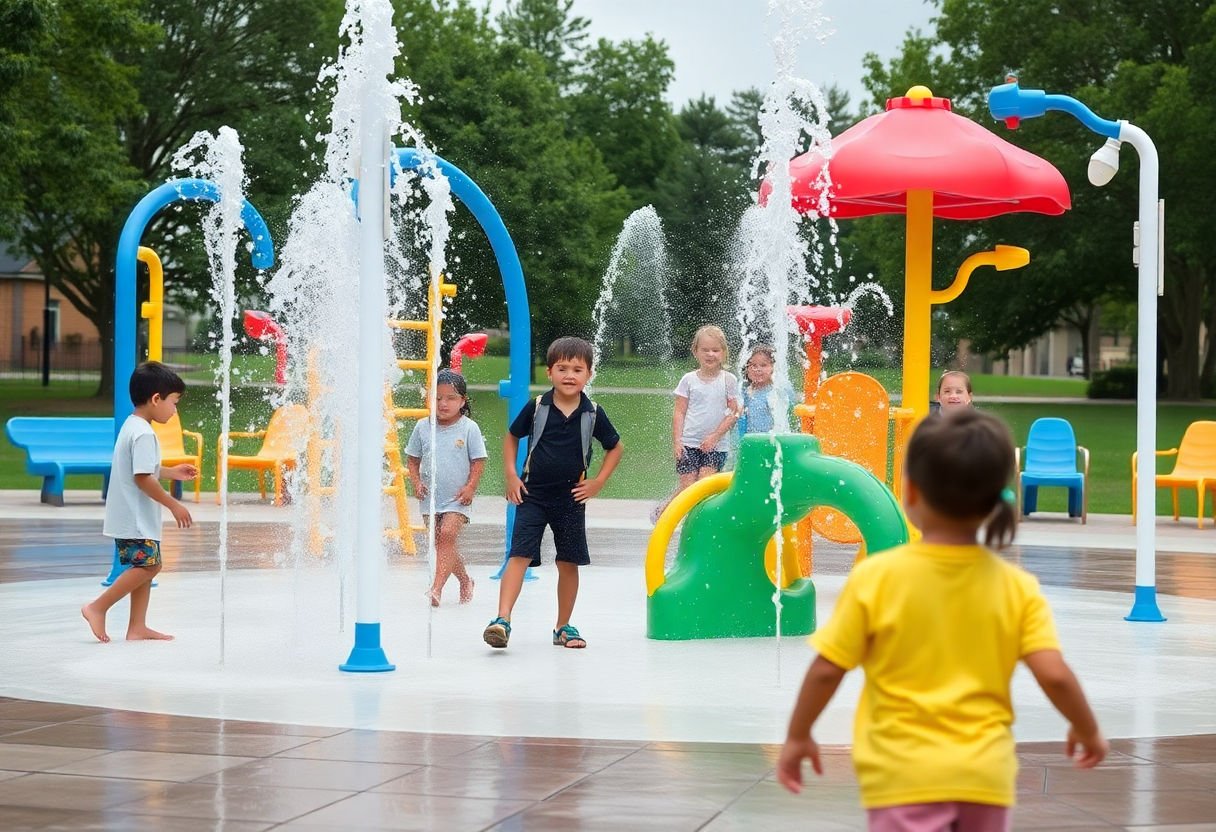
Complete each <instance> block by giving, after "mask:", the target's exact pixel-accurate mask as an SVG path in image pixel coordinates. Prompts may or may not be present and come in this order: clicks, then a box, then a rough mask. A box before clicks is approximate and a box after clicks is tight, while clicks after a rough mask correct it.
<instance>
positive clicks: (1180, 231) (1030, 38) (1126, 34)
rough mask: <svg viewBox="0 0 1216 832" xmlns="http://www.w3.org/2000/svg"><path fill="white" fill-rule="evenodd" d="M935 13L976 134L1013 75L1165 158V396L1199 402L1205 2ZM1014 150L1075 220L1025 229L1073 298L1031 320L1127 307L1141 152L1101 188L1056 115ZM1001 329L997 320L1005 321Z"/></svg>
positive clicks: (1214, 282)
mask: <svg viewBox="0 0 1216 832" xmlns="http://www.w3.org/2000/svg"><path fill="white" fill-rule="evenodd" d="M940 6H941V15H940V16H939V17H938V18H937V34H938V36H939V38H940V39H941V41H942V42H943V43H944V44H945V45H946V47H947V48H948V49H949V51H950V67H951V71H952V72H953V73H955V74H956V76H957V78H958V79H959V87H958V88H959V89H960V90H964V91H966V97H965V99H963V102H962V103H963V104H964V106H965V107H966V108H970V109H971V111H972V112H973V113H974V115H975V116H976V117H977V120H979V121H981V123H988V121H989V120H988V118H987V117H986V114H985V113H984V112H983V110H984V107H983V98H984V96H985V94H986V92H987V90H988V89H989V88H990V87H991V85H993V84H995V83H1000V81H1002V80H1003V78H1004V76H1005V73H1006V72H1008V71H1010V70H1013V71H1015V72H1017V74H1018V75H1019V76H1020V78H1021V80H1022V83H1023V84H1024V85H1025V86H1027V87H1031V88H1042V89H1046V90H1048V91H1050V92H1055V93H1062V94H1065V95H1072V96H1074V97H1076V98H1078V99H1079V100H1081V101H1084V102H1085V103H1086V104H1088V105H1089V106H1091V107H1092V108H1093V109H1094V110H1095V111H1096V112H1098V113H1099V114H1101V115H1104V116H1107V117H1119V118H1125V119H1128V120H1129V121H1132V122H1133V123H1135V124H1137V125H1138V126H1140V127H1143V128H1144V129H1145V130H1146V131H1147V132H1148V133H1149V135H1150V136H1152V137H1153V139H1154V141H1155V143H1156V144H1157V147H1158V151H1159V154H1160V159H1161V195H1162V196H1163V197H1164V198H1165V200H1166V204H1167V205H1168V206H1170V211H1169V217H1168V219H1167V229H1166V237H1165V240H1166V273H1165V281H1166V288H1165V297H1164V298H1163V299H1162V301H1161V303H1160V304H1159V330H1160V338H1161V343H1162V346H1163V348H1164V356H1165V359H1166V362H1167V364H1168V387H1167V395H1168V396H1169V397H1171V398H1196V397H1197V396H1198V395H1199V394H1200V392H1201V390H1202V388H1203V387H1204V386H1211V385H1212V382H1213V377H1212V376H1213V373H1214V372H1216V343H1214V342H1213V335H1212V328H1211V327H1210V326H1209V327H1208V330H1207V332H1208V334H1207V336H1206V340H1201V335H1200V332H1201V329H1200V327H1201V324H1202V323H1203V322H1204V321H1205V320H1206V321H1211V320H1213V317H1212V316H1213V315H1214V314H1216V263H1214V262H1213V258H1214V257H1216V252H1212V251H1211V247H1210V245H1208V238H1209V237H1210V232H1209V231H1207V229H1206V225H1207V224H1206V223H1205V222H1204V220H1203V217H1204V215H1205V213H1206V209H1205V208H1204V207H1203V202H1201V200H1204V199H1205V198H1206V194H1207V193H1208V192H1209V189H1210V187H1211V185H1212V184H1213V178H1214V173H1213V171H1214V169H1216V161H1214V160H1212V159H1211V158H1210V154H1209V153H1207V152H1206V148H1205V145H1206V141H1205V138H1206V135H1208V134H1210V131H1211V130H1212V129H1213V126H1216V125H1214V123H1213V108H1212V106H1211V104H1210V102H1211V101H1212V96H1211V93H1212V92H1213V86H1212V79H1213V74H1212V70H1211V63H1212V61H1213V58H1212V55H1213V50H1214V49H1216V47H1214V46H1213V44H1214V40H1213V38H1214V29H1216V12H1214V11H1213V9H1212V6H1211V4H1210V3H1207V2H1196V0H1162V2H1157V3H1145V2H1143V0H1118V2H1113V3H1101V2H1097V0H1086V1H1085V2H1073V3H1068V4H1063V5H1062V4H1059V3H1051V2H1047V0H1033V2H1026V1H1025V0H1018V2H1015V1H1014V0H941V2H940ZM1011 140H1014V141H1016V143H1017V144H1019V145H1020V146H1022V147H1026V148H1027V149H1029V150H1031V151H1032V152H1035V153H1037V154H1038V155H1040V156H1042V157H1044V158H1046V159H1048V160H1050V161H1052V162H1053V163H1054V164H1056V165H1057V166H1059V167H1060V169H1061V170H1062V171H1063V172H1064V173H1065V175H1066V177H1067V178H1068V180H1069V183H1070V185H1071V186H1072V188H1073V196H1074V203H1075V206H1074V210H1073V211H1071V212H1070V213H1069V214H1066V215H1065V217H1063V218H1060V219H1058V220H1056V223H1057V224H1056V225H1052V226H1051V227H1050V230H1049V227H1048V226H1047V225H1043V226H1041V230H1042V235H1041V236H1040V235H1039V234H1037V233H1034V231H1033V229H1034V228H1035V227H1037V226H1035V225H1030V224H1028V225H1026V226H1024V227H1021V230H1022V232H1023V233H1026V232H1029V233H1027V234H1026V237H1025V239H1027V240H1028V243H1029V244H1028V245H1027V247H1028V248H1030V249H1031V251H1032V256H1034V257H1035V258H1036V261H1037V262H1039V263H1043V264H1045V265H1047V264H1053V263H1054V264H1055V265H1056V268H1054V270H1053V274H1052V277H1051V278H1046V277H1045V279H1044V284H1051V286H1050V288H1052V289H1054V290H1057V292H1059V290H1060V289H1061V287H1060V286H1056V285H1054V284H1052V283H1051V281H1052V280H1053V279H1054V280H1058V281H1060V282H1061V283H1063V284H1065V286H1066V287H1068V290H1067V291H1065V292H1059V303H1058V304H1055V305H1056V307H1057V313H1058V314H1057V315H1052V314H1051V310H1050V305H1048V304H1045V305H1044V306H1043V307H1042V308H1041V309H1039V310H1038V311H1037V312H1036V313H1035V314H1036V315H1038V316H1040V318H1041V323H1042V326H1043V329H1047V328H1049V327H1050V326H1051V325H1053V324H1054V323H1055V322H1056V320H1059V319H1060V316H1062V315H1065V314H1066V313H1067V312H1068V310H1070V309H1071V310H1075V309H1076V308H1077V307H1078V305H1079V306H1081V307H1089V308H1093V307H1095V306H1099V305H1101V304H1102V302H1103V301H1104V300H1107V299H1118V298H1122V297H1127V293H1128V292H1129V291H1131V287H1134V286H1135V282H1136V275H1135V269H1134V267H1133V266H1132V264H1131V261H1130V258H1129V257H1128V256H1127V252H1128V251H1129V249H1130V244H1131V240H1130V235H1129V233H1128V231H1129V230H1130V226H1131V222H1132V221H1133V220H1134V219H1135V215H1136V204H1137V203H1136V193H1137V185H1136V180H1135V166H1136V162H1135V161H1134V159H1133V158H1131V157H1134V155H1135V154H1134V153H1131V152H1129V153H1124V154H1123V156H1124V159H1123V165H1124V167H1125V168H1127V170H1125V171H1124V173H1123V174H1121V175H1120V176H1117V177H1116V178H1115V179H1114V180H1113V181H1112V182H1111V183H1110V184H1109V185H1107V186H1106V187H1105V188H1102V189H1100V190H1095V189H1093V188H1092V187H1091V186H1090V185H1089V184H1088V183H1087V182H1086V181H1085V178H1084V176H1082V175H1079V174H1080V172H1081V171H1082V170H1083V166H1084V163H1085V160H1086V159H1087V158H1088V156H1089V155H1090V153H1092V152H1093V149H1094V147H1095V145H1096V144H1097V137H1096V136H1095V135H1094V134H1093V133H1091V132H1090V131H1088V130H1087V129H1085V128H1084V127H1082V126H1081V125H1080V124H1078V123H1076V122H1075V121H1074V120H1072V119H1070V118H1068V117H1066V116H1063V115H1059V114H1056V115H1051V116H1048V117H1045V118H1042V119H1035V120H1034V121H1032V122H1027V123H1026V124H1025V125H1024V126H1023V128H1022V129H1021V130H1019V133H1018V134H1017V135H1016V136H1015V137H1013V138H1012V139H1011ZM1073 171H1076V173H1075V174H1074V173H1072V172H1073ZM1196 212H1197V213H1196ZM1060 229H1064V230H1063V231H1061V230H1060ZM1112 229H1114V231H1113V232H1112ZM1024 244H1025V243H1024ZM1081 252H1085V253H1086V256H1084V257H1083V256H1081ZM1091 258H1092V259H1091ZM1033 265H1034V264H1033V263H1032V266H1033ZM1075 284H1081V285H1075ZM1069 294H1071V296H1067V295H1069ZM964 300H969V299H968V298H967V295H964ZM993 313H994V314H996V313H997V310H995V309H994V310H993ZM1007 318H1008V316H1004V315H1003V314H1002V322H1003V321H1004V320H1007Z"/></svg>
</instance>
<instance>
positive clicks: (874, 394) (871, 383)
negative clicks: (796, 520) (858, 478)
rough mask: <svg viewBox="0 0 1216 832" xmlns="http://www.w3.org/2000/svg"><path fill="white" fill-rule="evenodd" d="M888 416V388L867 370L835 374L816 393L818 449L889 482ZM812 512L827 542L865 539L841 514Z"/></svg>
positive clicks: (814, 526) (858, 541) (829, 511)
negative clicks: (855, 464) (865, 372)
mask: <svg viewBox="0 0 1216 832" xmlns="http://www.w3.org/2000/svg"><path fill="white" fill-rule="evenodd" d="M890 420H891V400H890V398H889V397H888V396H887V391H886V390H885V389H884V388H883V386H882V385H881V384H879V383H878V382H877V381H876V380H875V379H874V378H872V377H871V376H867V375H865V374H864V373H853V372H846V373H837V374H836V375H834V376H831V377H829V378H828V379H827V380H826V381H824V382H823V383H822V384H821V385H820V386H819V390H818V391H817V392H816V394H815V436H816V437H818V439H819V449H820V451H821V452H823V453H824V454H827V455H829V456H838V457H841V458H843V459H847V460H849V461H850V462H855V463H857V464H858V465H860V466H862V467H863V468H865V469H866V470H867V471H869V472H870V473H871V474H873V475H874V476H876V477H878V479H880V480H882V481H883V482H886V481H887V453H888V445H889V443H888V441H887V436H888V431H889V429H890ZM810 516H811V525H812V526H813V528H814V529H815V531H816V532H818V533H819V534H821V535H823V536H824V537H826V538H827V539H828V540H832V541H835V542H836V543H860V542H861V531H860V530H859V529H858V528H857V526H855V525H854V524H853V521H852V520H850V519H849V518H848V517H846V516H845V515H844V514H842V513H841V512H839V511H836V510H834V509H830V508H817V509H815V510H814V511H812V512H811V515H810ZM860 557H864V554H862V555H860Z"/></svg>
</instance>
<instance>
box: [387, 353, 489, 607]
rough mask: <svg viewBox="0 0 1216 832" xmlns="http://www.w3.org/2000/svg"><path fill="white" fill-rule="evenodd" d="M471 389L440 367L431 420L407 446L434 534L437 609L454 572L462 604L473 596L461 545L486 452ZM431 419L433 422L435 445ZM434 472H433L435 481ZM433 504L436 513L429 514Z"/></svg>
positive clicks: (430, 593)
mask: <svg viewBox="0 0 1216 832" xmlns="http://www.w3.org/2000/svg"><path fill="white" fill-rule="evenodd" d="M468 390H469V387H468V384H466V383H465V380H464V376H462V375H461V374H460V373H458V372H456V371H455V370H447V369H444V370H440V371H439V372H438V373H437V374H436V375H435V401H434V402H433V403H432V406H431V418H430V419H420V420H419V421H418V422H417V424H415V425H414V432H413V433H411V434H410V441H409V442H408V443H406V446H405V466H406V472H407V473H408V475H409V480H410V487H411V489H412V490H413V492H414V495H415V496H417V497H418V499H419V501H420V502H421V504H422V516H423V517H424V518H425V519H426V521H427V524H428V527H429V528H430V529H431V532H432V534H434V535H435V578H434V580H433V581H432V583H431V587H430V589H428V590H427V591H426V597H427V599H428V600H429V601H430V602H431V606H433V607H437V606H439V597H440V594H441V593H442V592H443V586H444V584H446V583H447V582H448V579H449V578H451V577H453V576H455V577H456V580H457V582H458V583H459V584H460V603H462V604H467V603H469V602H470V601H472V600H473V579H472V578H470V577H469V573H468V571H467V570H466V569H465V563H464V558H463V557H461V554H460V550H459V548H458V543H459V538H460V532H461V530H462V529H463V528H464V527H465V525H466V524H467V523H468V522H469V515H470V512H471V511H472V505H473V497H474V496H475V495H476V494H477V484H478V483H479V482H480V481H481V474H482V472H483V471H484V470H485V467H486V456H487V454H486V443H485V439H484V438H483V437H482V435H481V428H480V427H478V426H477V423H476V422H474V421H473V420H472V419H471V418H470V416H471V415H472V410H471V408H470V407H469V395H468ZM431 419H434V420H435V425H434V438H435V444H434V446H433V447H432V445H431V435H432V434H431ZM432 458H433V459H434V465H432V463H431V460H432ZM432 470H434V472H435V475H434V481H433V482H432V480H431V471H432ZM432 500H433V501H434V502H433V503H432ZM432 505H434V509H435V516H434V517H432V516H431V506H432Z"/></svg>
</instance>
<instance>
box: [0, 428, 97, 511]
mask: <svg viewBox="0 0 1216 832" xmlns="http://www.w3.org/2000/svg"><path fill="white" fill-rule="evenodd" d="M4 433H5V435H6V436H7V437H8V441H9V442H12V443H13V444H14V445H16V446H17V447H18V448H22V449H23V450H24V451H25V453H26V462H25V470H26V471H28V472H29V473H30V474H33V475H34V476H36V477H42V478H43V479H42V502H44V503H50V504H51V505H53V506H61V505H63V480H64V477H66V476H67V475H68V474H101V475H102V476H103V477H104V478H105V480H104V483H103V485H102V489H101V495H102V497H105V494H106V489H107V488H108V487H109V485H110V460H111V459H112V458H113V456H114V420H113V419H112V418H108V417H103V418H79V417H77V418H68V417H42V416H18V417H15V418H12V419H9V420H8V423H7V424H6V425H5V426H4Z"/></svg>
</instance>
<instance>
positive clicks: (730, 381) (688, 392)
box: [675, 370, 739, 451]
mask: <svg viewBox="0 0 1216 832" xmlns="http://www.w3.org/2000/svg"><path fill="white" fill-rule="evenodd" d="M675 394H676V395H677V396H683V397H684V398H686V399H688V411H687V412H686V413H685V414H684V432H683V433H682V434H680V444H681V445H683V446H684V447H686V448H699V447H700V446H701V443H702V442H704V441H705V437H706V436H708V435H709V434H710V433H711V432H712V431H713V430H714V428H716V427H717V426H718V425H720V424H722V420H723V419H724V418H726V414H728V413H730V408H729V407H728V406H727V399H734V400H735V401H736V402H737V401H738V400H739V380H738V379H736V378H735V377H734V375H732V374H731V373H728V372H726V371H725V370H721V371H720V372H719V373H718V374H717V375H716V376H714V377H713V379H711V380H710V381H705V380H703V379H702V378H701V377H700V376H699V375H697V371H696V370H693V371H692V372H691V373H685V374H684V377H683V378H682V379H680V383H679V384H677V385H676V389H675ZM729 434H730V431H727V432H726V433H725V434H723V435H722V438H721V439H719V440H718V444H717V445H715V446H714V450H715V451H728V450H730V439H729V438H728V436H729Z"/></svg>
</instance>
